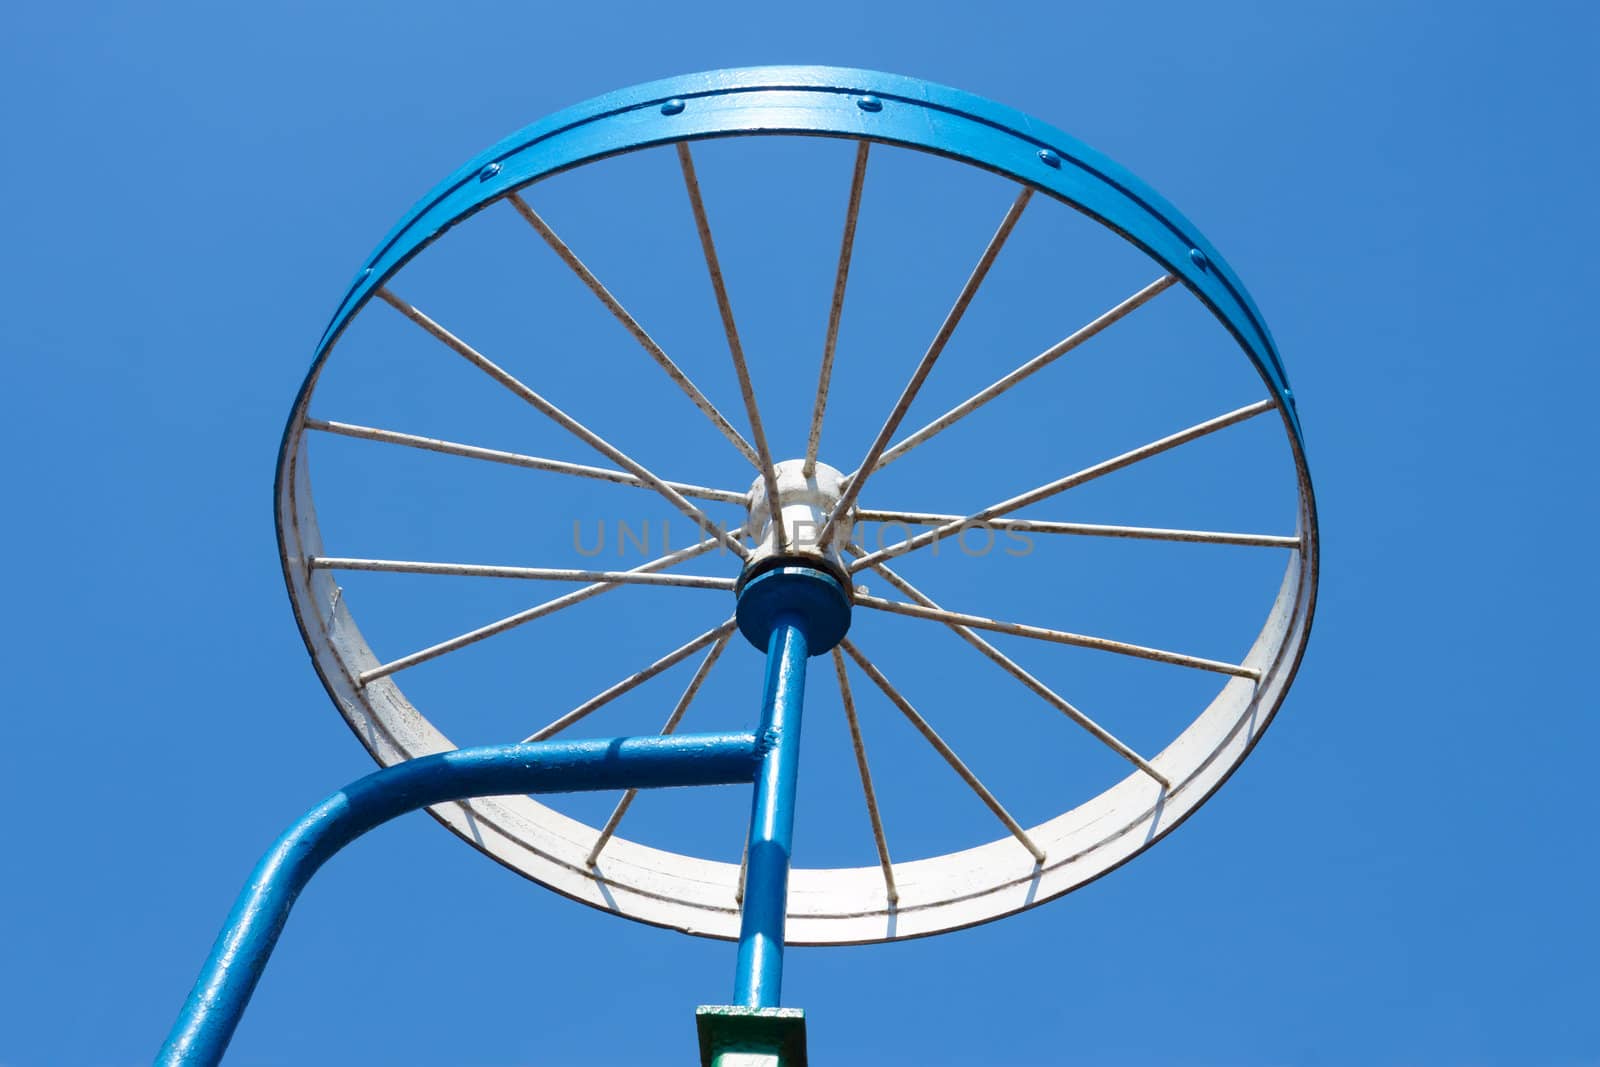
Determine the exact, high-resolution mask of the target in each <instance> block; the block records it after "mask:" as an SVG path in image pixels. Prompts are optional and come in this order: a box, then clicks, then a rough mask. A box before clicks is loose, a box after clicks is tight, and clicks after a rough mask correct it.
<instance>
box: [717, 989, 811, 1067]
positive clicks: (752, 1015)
mask: <svg viewBox="0 0 1600 1067" xmlns="http://www.w3.org/2000/svg"><path fill="white" fill-rule="evenodd" d="M694 1022H695V1027H696V1029H697V1030H699V1032H700V1067H806V1013H805V1012H803V1011H801V1010H800V1009H799V1008H744V1007H736V1006H733V1005H720V1004H719V1005H711V1006H706V1007H700V1008H696V1009H695V1013H694Z"/></svg>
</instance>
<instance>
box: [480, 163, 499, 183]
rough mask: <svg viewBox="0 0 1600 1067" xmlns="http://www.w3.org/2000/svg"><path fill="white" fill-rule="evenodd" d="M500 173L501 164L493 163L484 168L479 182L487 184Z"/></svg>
mask: <svg viewBox="0 0 1600 1067" xmlns="http://www.w3.org/2000/svg"><path fill="white" fill-rule="evenodd" d="M499 173H500V164H498V163H491V164H489V165H488V166H487V167H484V168H483V169H482V170H480V171H479V172H478V180H479V181H480V182H486V181H488V180H489V179H490V178H493V177H494V176H495V175H496V174H499Z"/></svg>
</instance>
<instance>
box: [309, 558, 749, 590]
mask: <svg viewBox="0 0 1600 1067" xmlns="http://www.w3.org/2000/svg"><path fill="white" fill-rule="evenodd" d="M310 563H311V567H312V569H318V568H320V569H322V570H330V571H384V572H388V573H393V574H448V575H454V576H456V577H461V578H526V579H532V580H534V581H546V582H617V583H619V584H623V585H676V586H682V587H684V588H686V589H732V588H733V584H734V580H733V579H732V578H719V577H714V576H712V575H707V574H635V573H634V572H632V571H586V570H574V569H572V568H568V567H501V566H496V565H494V564H484V563H432V562H425V561H421V560H411V559H354V558H351V557H347V556H313V557H312V558H311V560H310Z"/></svg>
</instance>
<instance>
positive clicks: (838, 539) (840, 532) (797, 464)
mask: <svg viewBox="0 0 1600 1067" xmlns="http://www.w3.org/2000/svg"><path fill="white" fill-rule="evenodd" d="M804 467H805V461H804V460H798V459H786V460H784V461H783V462H782V463H779V464H776V465H775V467H774V470H775V471H776V475H777V477H776V481H777V483H778V512H779V514H780V515H782V517H783V534H784V539H785V544H784V545H783V546H780V545H779V543H778V530H777V529H776V528H775V527H774V526H773V524H772V515H771V509H770V507H769V505H768V502H767V482H766V479H765V478H760V477H758V478H756V480H755V483H754V484H753V485H751V486H750V495H749V497H748V498H747V504H746V506H747V507H748V508H749V510H750V517H749V522H748V525H747V526H746V529H748V530H750V531H751V534H752V535H753V536H754V537H755V538H756V548H755V550H754V551H753V552H751V553H750V559H749V561H748V562H747V563H746V564H745V566H746V567H747V568H748V567H750V566H752V565H754V564H757V563H760V562H761V561H763V560H766V559H770V558H771V557H773V556H779V555H782V556H811V557H814V558H816V559H821V560H825V561H827V562H828V563H830V564H832V565H833V567H834V568H836V569H838V570H839V571H841V572H846V571H847V568H846V567H845V563H844V556H843V553H844V546H845V542H846V541H848V540H849V539H850V529H851V527H852V526H854V525H855V509H854V508H852V509H851V511H850V514H848V515H842V516H840V518H839V521H838V522H836V523H834V525H833V529H832V530H830V531H828V538H827V542H826V543H823V542H821V541H820V540H819V535H820V534H821V533H822V526H823V524H824V523H825V522H827V520H828V516H829V515H831V514H832V513H833V509H834V506H835V505H837V504H838V503H839V498H840V497H841V496H843V495H844V475H843V474H841V473H839V472H838V471H837V470H835V469H834V468H832V467H830V466H828V465H827V464H826V463H818V464H817V465H816V469H815V470H813V471H812V472H811V476H810V477H809V478H808V477H806V475H805V473H804Z"/></svg>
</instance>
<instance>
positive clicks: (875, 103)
mask: <svg viewBox="0 0 1600 1067" xmlns="http://www.w3.org/2000/svg"><path fill="white" fill-rule="evenodd" d="M856 107H859V108H860V109H861V110H862V111H882V110H883V101H882V100H879V99H878V98H877V97H875V96H872V95H871V94H868V95H867V96H863V97H862V98H861V99H859V100H857V101H856Z"/></svg>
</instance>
